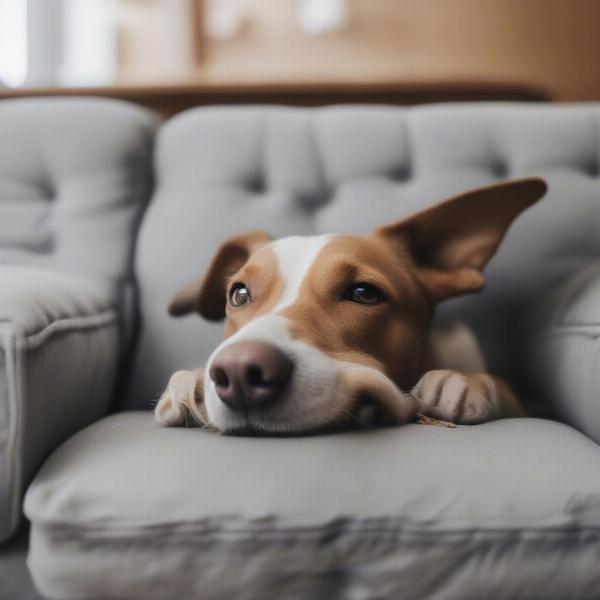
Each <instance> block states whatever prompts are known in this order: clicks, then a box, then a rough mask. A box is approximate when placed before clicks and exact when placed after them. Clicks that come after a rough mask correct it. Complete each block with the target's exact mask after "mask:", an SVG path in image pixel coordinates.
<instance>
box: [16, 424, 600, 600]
mask: <svg viewBox="0 0 600 600" xmlns="http://www.w3.org/2000/svg"><path fill="white" fill-rule="evenodd" d="M599 464H600V448H599V447H598V446H597V445H596V444H594V443H593V442H591V441H590V440H589V439H587V438H586V437H584V436H583V435H581V434H580V433H578V432H576V431H575V430H573V429H571V428H570V427H568V426H566V425H562V424H559V423H555V422H552V421H544V420H537V419H511V420H505V421H498V422H493V423H489V424H485V425H481V426H473V427H458V428H456V429H447V428H440V427H432V426H423V425H407V426H404V427H401V428H392V429H387V430H379V431H370V432H359V433H343V434H337V435H321V436H311V437H305V438H271V439H268V438H239V437H237V438H236V437H224V436H220V435H218V434H214V433H210V432H206V431H202V430H197V429H165V428H160V427H159V426H158V425H157V424H156V423H154V422H153V420H152V417H151V415H149V414H147V413H143V412H137V413H121V414H118V415H113V416H111V417H108V418H106V419H104V420H102V421H100V422H99V423H96V424H94V425H92V426H91V427H89V428H87V429H85V430H84V431H82V432H80V433H78V434H77V435H75V436H74V437H73V438H71V439H70V440H69V441H68V442H66V443H65V444H64V445H63V446H62V447H61V448H60V449H59V450H58V451H57V452H56V453H55V454H54V455H53V456H52V457H51V458H50V459H49V460H48V462H47V463H46V464H45V466H44V467H43V469H42V471H41V472H40V474H39V475H38V477H37V478H36V480H35V482H34V483H33V484H32V486H31V487H30V488H29V491H28V493H27V497H26V501H25V510H26V514H27V515H28V516H29V518H30V519H31V520H32V521H33V529H32V546H31V553H30V557H29V566H30V568H31V570H32V573H33V576H34V580H35V582H36V585H37V586H38V588H39V589H40V590H41V591H42V592H43V593H44V594H46V595H47V596H49V597H51V598H61V599H75V598H77V599H85V598H94V599H96V598H128V599H132V600H133V599H136V598H139V599H144V600H146V599H165V600H166V599H171V598H202V599H205V600H217V599H218V600H228V599H230V598H236V600H250V599H252V600H258V599H264V598H286V600H296V599H302V600H308V599H313V598H316V599H320V598H323V599H325V598H327V599H328V600H338V599H343V600H350V599H352V600H363V599H364V600H367V599H369V600H370V599H373V598H382V599H383V598H385V599H388V598H389V599H396V598H407V599H410V598H444V599H445V600H452V599H456V600H470V599H473V600H481V598H493V599H494V600H499V599H507V600H518V599H523V600H525V599H526V600H534V599H544V600H553V599H556V600H563V599H564V598H577V599H578V600H591V599H593V598H597V597H598V590H600V571H599V570H598V564H599V562H600V469H599V468H598V465H599Z"/></svg>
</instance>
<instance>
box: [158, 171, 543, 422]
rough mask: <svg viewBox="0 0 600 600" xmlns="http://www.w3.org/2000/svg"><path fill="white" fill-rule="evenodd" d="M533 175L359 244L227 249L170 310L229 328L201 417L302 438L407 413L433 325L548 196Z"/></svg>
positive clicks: (326, 240)
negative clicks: (509, 232)
mask: <svg viewBox="0 0 600 600" xmlns="http://www.w3.org/2000/svg"><path fill="white" fill-rule="evenodd" d="M545 189H546V188H545V184H544V183H543V182H542V181H540V180H536V179H529V180H522V181H518V182H512V183H508V184H500V185H496V186H491V187H489V188H483V189H481V190H476V191H475V192H470V193H467V194H463V195H461V196H458V197H456V198H453V199H451V200H449V201H446V202H445V203H442V204H440V205H438V206H435V207H433V208H431V209H428V210H426V211H423V212H422V213H419V214H417V215H415V216H414V217H411V218H409V219H406V220H405V221H402V222H400V223H397V224H394V225H390V226H387V227H384V228H381V229H378V230H376V231H375V232H374V233H373V234H371V235H369V236H346V235H324V236H312V237H289V238H283V239H280V240H277V241H272V240H271V239H270V237H269V236H268V235H267V234H265V233H263V232H251V233H249V234H245V235H241V236H238V237H235V238H232V239H230V240H228V241H227V242H225V243H224V244H223V245H222V246H221V248H220V250H219V251H218V252H217V254H216V256H215V258H214V259H213V261H212V263H211V265H210V267H209V270H208V273H207V275H206V276H205V277H204V278H203V279H202V280H200V281H199V282H197V283H195V284H192V285H190V286H188V287H187V288H185V289H184V290H182V291H181V292H180V293H179V294H178V295H177V296H176V297H175V299H174V301H173V302H172V304H171V306H170V311H171V313H172V314H175V315H180V314H185V313H188V312H191V311H193V310H196V311H197V312H199V313H200V314H201V315H203V316H204V317H206V318H209V319H213V320H217V319H222V318H226V325H225V341H224V342H223V343H222V344H220V345H219V346H218V347H217V348H216V349H215V351H214V352H213V354H212V355H211V357H210V359H209V361H208V363H207V365H206V369H205V376H204V411H205V413H206V415H207V416H208V420H209V421H210V423H211V424H212V425H214V426H215V427H216V428H218V429H219V430H221V431H225V432H242V431H243V432H248V431H252V432H258V433H299V432H306V431H315V430H318V429H322V428H325V427H331V426H335V425H340V424H345V423H349V422H352V420H356V419H357V418H358V417H359V413H360V412H361V410H362V408H363V407H364V406H365V405H368V406H369V410H370V411H371V413H372V414H375V415H377V418H378V420H379V421H383V422H391V423H400V422H404V421H406V420H407V419H409V418H411V417H412V416H413V414H414V411H415V410H416V403H415V401H414V399H413V398H412V397H411V396H410V395H409V394H406V393H403V392H402V391H401V390H410V389H411V388H412V386H413V385H414V384H415V383H416V381H417V380H418V378H419V377H420V376H421V375H422V373H423V369H424V365H425V361H426V356H427V339H428V333H429V327H430V320H431V315H432V312H433V308H434V306H435V304H436V303H437V302H439V301H441V300H444V299H446V298H449V297H451V296H455V295H458V294H464V293H469V292H474V291H478V290H479V289H481V287H482V286H483V284H484V279H483V276H482V275H481V270H482V268H483V267H484V266H485V264H486V263H487V261H488V260H489V258H490V257H491V256H492V255H493V253H494V252H495V250H496V248H497V247H498V245H499V243H500V241H501V239H502V237H503V235H504V233H505V231H506V229H507V228H508V226H509V225H510V223H511V222H512V220H513V219H514V218H515V217H516V216H517V215H518V214H519V213H520V212H521V211H522V210H524V209H525V208H527V207H528V206H529V205H530V204H532V203H533V202H535V201H536V200H537V199H539V198H540V197H541V196H542V195H543V194H544V192H545Z"/></svg>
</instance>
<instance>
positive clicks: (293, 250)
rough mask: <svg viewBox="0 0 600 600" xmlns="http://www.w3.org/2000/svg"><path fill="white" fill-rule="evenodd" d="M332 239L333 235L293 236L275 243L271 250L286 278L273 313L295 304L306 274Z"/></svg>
mask: <svg viewBox="0 0 600 600" xmlns="http://www.w3.org/2000/svg"><path fill="white" fill-rule="evenodd" d="M331 238H332V236H331V235H314V236H309V237H301V236H292V237H287V238H283V239H281V240H277V241H276V242H273V244H272V245H271V246H270V248H271V249H272V250H273V252H275V256H277V261H278V263H279V270H280V272H281V274H282V275H283V277H284V278H285V288H284V290H283V294H282V296H281V298H280V299H279V302H278V303H277V305H276V306H275V307H274V308H273V312H278V311H280V310H282V309H283V308H285V307H287V306H289V305H290V304H293V303H294V301H295V300H296V298H297V297H298V294H299V292H300V286H301V285H302V281H303V280H304V278H305V276H306V273H307V272H308V270H309V269H310V267H311V265H312V264H313V262H314V261H315V258H316V257H317V255H318V254H319V252H321V250H322V249H323V247H324V246H325V245H326V244H327V243H328V242H329V241H330V240H331Z"/></svg>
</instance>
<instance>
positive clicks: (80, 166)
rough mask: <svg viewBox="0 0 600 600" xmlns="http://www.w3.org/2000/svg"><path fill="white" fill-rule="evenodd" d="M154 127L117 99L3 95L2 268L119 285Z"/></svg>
mask: <svg viewBox="0 0 600 600" xmlns="http://www.w3.org/2000/svg"><path fill="white" fill-rule="evenodd" d="M154 130H155V119H154V118H153V117H152V116H151V115H150V114H149V113H148V112H147V111H145V110H142V109H140V108H138V107H135V106H133V105H130V104H126V103H124V102H119V101H114V100H106V99H96V98H88V99H85V98H74V99H68V98H56V99H48V98H46V99H19V100H3V101H2V103H1V108H0V131H2V139H1V140H0V265H1V264H19V265H35V266H43V267H49V268H54V269H57V270H61V271H68V272H71V273H77V274H79V275H83V276H85V277H89V278H91V279H96V280H98V281H101V280H103V281H105V282H108V283H109V284H111V285H114V284H118V283H120V282H123V281H125V280H126V279H127V277H128V276H130V275H131V256H132V246H133V242H134V235H133V234H134V230H135V226H136V224H137V221H138V219H139V215H140V213H141V211H142V209H143V207H144V203H145V199H146V197H147V194H148V190H149V183H150V179H151V178H150V173H149V164H150V153H151V149H152V138H153V134H154Z"/></svg>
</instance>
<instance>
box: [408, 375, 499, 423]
mask: <svg viewBox="0 0 600 600" xmlns="http://www.w3.org/2000/svg"><path fill="white" fill-rule="evenodd" d="M412 394H413V396H414V397H415V398H416V399H417V401H418V403H419V407H420V411H421V412H422V413H424V414H426V415H429V416H431V417H435V418H437V419H443V420H445V421H452V422H453V423H461V424H465V425H473V424H475V423H483V422H484V421H489V420H492V419H495V418H496V417H497V416H498V414H497V413H498V393H497V390H496V384H495V383H494V380H493V379H492V378H491V377H490V376H489V375H486V374H485V373H478V374H475V375H464V374H463V373H459V372H458V371H447V370H435V371H428V372H427V373H425V375H423V377H421V379H420V380H419V382H418V383H417V385H416V386H415V387H414V388H413V390H412Z"/></svg>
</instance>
